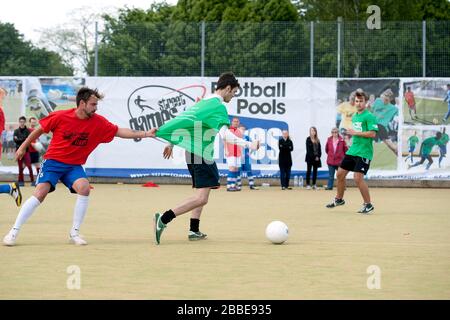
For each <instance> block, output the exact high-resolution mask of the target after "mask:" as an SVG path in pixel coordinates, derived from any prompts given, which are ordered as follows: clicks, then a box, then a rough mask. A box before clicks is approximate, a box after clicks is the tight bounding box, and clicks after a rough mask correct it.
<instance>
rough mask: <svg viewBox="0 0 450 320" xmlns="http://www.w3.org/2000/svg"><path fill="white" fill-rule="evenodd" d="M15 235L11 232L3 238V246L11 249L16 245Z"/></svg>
mask: <svg viewBox="0 0 450 320" xmlns="http://www.w3.org/2000/svg"><path fill="white" fill-rule="evenodd" d="M16 240H17V235H15V234H14V233H12V232H11V231H10V232H8V234H7V235H6V236H5V237H4V238H3V244H4V245H5V246H8V247H12V246H14V245H15V244H16Z"/></svg>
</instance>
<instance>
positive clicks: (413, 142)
mask: <svg viewBox="0 0 450 320" xmlns="http://www.w3.org/2000/svg"><path fill="white" fill-rule="evenodd" d="M418 143H419V138H418V137H417V132H416V131H414V134H413V135H412V136H411V137H409V138H408V146H409V149H408V152H409V156H407V157H406V158H405V162H406V161H408V159H411V163H413V162H414V160H413V157H414V150H416V145H417V144H418Z"/></svg>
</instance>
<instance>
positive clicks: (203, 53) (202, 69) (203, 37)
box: [200, 21, 205, 78]
mask: <svg viewBox="0 0 450 320" xmlns="http://www.w3.org/2000/svg"><path fill="white" fill-rule="evenodd" d="M200 59H201V70H200V76H201V77H202V78H203V77H204V76H205V21H202V51H201V58H200Z"/></svg>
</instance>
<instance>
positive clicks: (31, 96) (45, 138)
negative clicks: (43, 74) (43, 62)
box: [24, 77, 86, 153]
mask: <svg viewBox="0 0 450 320" xmlns="http://www.w3.org/2000/svg"><path fill="white" fill-rule="evenodd" d="M85 82H86V81H85V79H84V78H35V77H30V78H26V79H25V81H24V94H25V97H24V100H25V117H26V118H27V119H29V118H36V119H37V121H39V120H40V119H42V118H44V117H46V116H48V115H49V114H50V113H51V112H53V111H57V110H67V109H71V108H76V100H75V97H76V95H77V92H78V90H79V89H80V88H81V87H83V86H84V85H85ZM50 140H51V135H48V134H43V135H41V137H40V138H39V142H40V144H41V145H42V148H41V150H40V152H41V153H45V151H46V150H47V148H48V146H49V144H50Z"/></svg>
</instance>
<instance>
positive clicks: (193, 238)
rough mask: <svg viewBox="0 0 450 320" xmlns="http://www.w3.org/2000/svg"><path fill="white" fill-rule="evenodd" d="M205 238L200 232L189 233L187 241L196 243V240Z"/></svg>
mask: <svg viewBox="0 0 450 320" xmlns="http://www.w3.org/2000/svg"><path fill="white" fill-rule="evenodd" d="M206 237H207V235H206V234H204V233H202V232H200V231H199V232H194V231H189V236H188V239H189V241H197V240H203V239H206Z"/></svg>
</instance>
